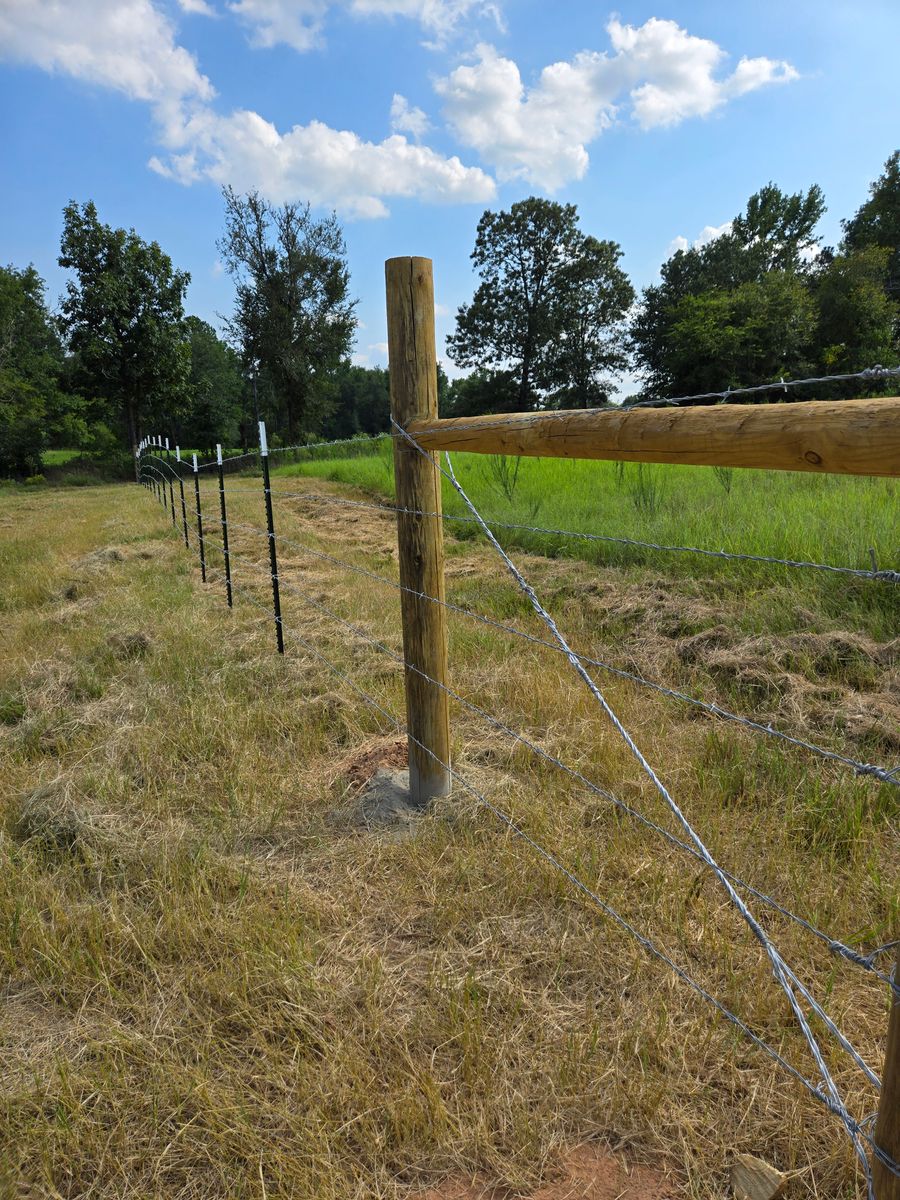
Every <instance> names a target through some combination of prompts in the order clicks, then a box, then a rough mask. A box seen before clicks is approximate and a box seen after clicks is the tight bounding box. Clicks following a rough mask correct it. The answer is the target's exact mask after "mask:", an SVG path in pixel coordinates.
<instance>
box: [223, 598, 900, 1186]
mask: <svg viewBox="0 0 900 1200" xmlns="http://www.w3.org/2000/svg"><path fill="white" fill-rule="evenodd" d="M234 590H235V593H236V594H238V595H240V596H242V597H243V598H244V599H246V600H247V601H248V602H249V603H250V604H252V605H254V606H256V607H257V608H259V609H260V611H261V612H263V613H266V614H267V616H270V615H271V614H270V610H269V608H268V606H267V605H265V604H263V603H262V602H261V601H259V600H258V599H257V598H256V597H255V596H254V595H253V594H252V593H251V592H249V591H247V589H245V588H243V587H242V586H240V585H237V584H235V585H234ZM278 620H279V622H280V623H281V624H282V625H283V616H279V618H278ZM285 636H286V638H287V639H288V640H289V641H291V642H295V643H297V644H298V645H301V646H302V647H303V648H304V649H305V650H306V651H307V652H308V653H310V654H311V655H313V657H315V658H317V659H318V660H319V661H320V662H322V663H323V664H324V665H325V666H326V667H328V668H329V669H330V670H331V671H333V672H334V673H335V674H336V675H337V676H338V677H339V678H341V679H343V680H344V682H346V683H348V684H349V685H350V686H351V687H352V688H353V689H354V691H356V692H357V693H358V694H359V695H360V697H361V698H362V699H363V700H364V701H365V703H366V704H367V705H368V706H369V707H370V708H372V709H373V710H375V711H376V712H378V713H379V714H381V715H382V716H383V717H385V718H386V719H387V720H388V721H389V722H390V723H391V724H392V725H393V726H394V728H395V729H397V730H398V731H399V732H401V733H406V735H407V736H410V735H409V731H408V729H407V727H406V726H405V725H404V724H403V722H402V721H400V720H399V719H398V718H397V717H395V716H394V715H393V714H392V713H391V712H390V711H389V710H388V709H386V708H385V707H384V706H383V705H382V704H380V703H379V702H378V701H377V700H375V699H374V697H372V696H371V694H370V693H368V692H367V691H366V690H365V689H364V688H362V687H361V686H360V685H359V684H358V683H357V682H356V681H355V680H354V679H353V678H352V677H351V676H350V675H348V674H347V673H346V672H345V671H343V670H341V668H339V667H338V666H337V665H336V664H334V663H333V662H331V660H330V659H328V658H327V657H326V656H325V655H324V654H322V652H321V650H319V649H318V648H317V647H316V646H314V645H313V644H312V643H311V642H308V641H307V640H306V639H304V638H303V637H301V636H300V635H299V634H297V633H296V632H294V631H292V630H291V631H286V632H285ZM420 748H421V749H422V750H423V752H424V753H426V754H428V755H429V756H432V757H433V752H432V751H431V750H430V749H429V748H428V747H427V746H425V745H424V744H423V743H420ZM439 765H440V766H441V767H442V768H443V769H446V770H447V772H448V773H449V774H450V775H451V777H452V778H453V779H454V780H455V781H456V782H457V783H459V784H460V785H461V786H462V787H463V789H464V790H465V791H467V792H468V793H469V794H470V795H471V796H472V797H473V798H474V799H475V800H476V801H477V802H478V804H479V805H480V806H481V807H483V808H485V809H486V810H487V811H489V812H490V813H492V814H493V815H494V816H495V817H496V818H497V819H498V820H499V821H500V822H501V823H502V824H503V825H504V826H505V827H507V828H508V829H509V831H510V832H511V833H512V834H513V835H514V836H515V837H516V838H518V839H520V840H521V841H523V842H524V843H525V844H526V845H527V846H528V847H529V848H530V849H532V850H534V851H535V852H536V853H537V854H538V855H539V856H540V857H542V858H543V859H545V860H546V861H547V862H548V863H549V864H550V865H551V866H552V867H553V868H554V869H555V870H556V871H558V872H559V873H560V874H561V875H562V876H563V877H564V878H566V879H567V880H568V881H569V882H570V883H571V884H572V885H573V886H574V887H575V888H576V890H578V891H579V892H581V893H582V894H583V895H585V896H586V897H587V898H588V899H589V900H590V901H591V902H592V903H593V904H594V905H595V906H596V907H597V908H599V909H600V910H601V911H602V912H603V913H604V914H605V915H606V916H608V917H609V918H610V919H612V920H613V921H614V922H615V923H616V924H618V925H619V926H620V927H621V928H622V929H623V930H625V932H626V933H628V934H629V935H630V936H631V937H632V938H633V939H634V940H635V941H637V942H638V944H639V945H640V946H641V947H642V948H643V949H644V950H645V951H646V952H647V953H648V954H649V955H651V957H654V958H656V959H657V960H658V961H660V962H662V963H664V964H665V965H666V966H668V967H669V968H670V970H672V971H673V972H674V974H675V975H676V976H677V977H678V978H679V979H680V980H681V981H682V982H683V983H685V984H686V985H687V986H688V987H689V988H690V989H691V990H693V991H694V992H696V993H697V994H698V995H699V996H700V997H701V998H702V999H703V1000H705V1001H706V1002H707V1003H709V1004H711V1005H712V1007H714V1008H715V1009H716V1010H717V1011H718V1012H719V1014H720V1015H721V1016H723V1017H724V1018H725V1019H726V1020H727V1021H729V1023H731V1024H733V1025H734V1026H735V1027H736V1028H738V1029H739V1030H740V1031H741V1032H742V1033H743V1034H744V1035H745V1036H746V1037H747V1038H748V1039H749V1040H750V1041H751V1042H753V1044H754V1045H756V1046H757V1047H758V1048H759V1049H761V1050H763V1052H764V1053H766V1054H767V1055H768V1056H769V1057H770V1058H771V1059H772V1060H773V1061H774V1062H775V1063H777V1064H778V1065H779V1066H780V1067H781V1068H782V1069H783V1070H784V1071H785V1072H786V1073H788V1074H789V1075H790V1076H791V1077H792V1078H793V1079H795V1080H796V1081H797V1082H798V1083H800V1084H801V1085H802V1086H803V1087H804V1088H805V1089H806V1090H807V1091H808V1092H809V1094H810V1095H812V1096H813V1097H814V1098H815V1099H816V1100H817V1101H818V1102H819V1103H820V1104H822V1105H823V1106H824V1107H825V1108H827V1109H828V1111H830V1112H831V1113H832V1114H833V1115H834V1116H836V1117H837V1118H838V1119H839V1120H840V1121H841V1123H842V1124H843V1125H844V1127H845V1128H846V1130H847V1132H848V1134H849V1136H850V1137H851V1138H852V1140H853V1142H854V1146H855V1147H856V1149H857V1154H858V1156H859V1157H860V1158H861V1163H862V1167H863V1171H864V1174H865V1177H866V1183H867V1190H868V1195H869V1197H870V1200H875V1193H874V1191H873V1189H872V1184H871V1172H870V1169H869V1166H868V1162H867V1160H866V1157H865V1153H864V1151H862V1149H861V1147H860V1145H859V1143H860V1142H863V1141H864V1142H865V1143H866V1144H867V1145H868V1146H869V1148H870V1150H871V1151H872V1153H873V1154H874V1155H875V1156H876V1157H877V1158H878V1159H879V1161H881V1162H883V1163H885V1165H886V1166H887V1167H888V1169H889V1170H891V1171H896V1170H897V1164H895V1163H893V1161H892V1160H891V1159H890V1157H889V1156H887V1155H885V1153H884V1152H883V1151H882V1150H881V1149H880V1147H878V1146H876V1145H875V1143H874V1141H873V1139H872V1137H871V1135H869V1134H868V1132H867V1126H868V1125H869V1124H871V1122H872V1120H873V1118H874V1114H872V1115H869V1116H867V1117H865V1118H863V1119H861V1120H857V1119H855V1118H854V1117H853V1116H852V1115H851V1114H850V1113H849V1112H848V1110H847V1109H846V1106H845V1105H844V1103H843V1101H842V1099H841V1098H840V1096H839V1094H836V1088H835V1087H834V1086H833V1080H831V1076H830V1073H829V1072H828V1068H827V1067H826V1066H824V1060H821V1054H820V1053H819V1054H818V1055H816V1054H814V1057H815V1058H816V1061H817V1065H820V1060H821V1065H820V1070H821V1069H822V1068H824V1074H825V1076H827V1080H830V1081H831V1084H832V1086H831V1087H829V1086H828V1085H827V1081H826V1090H825V1091H823V1090H822V1087H821V1086H820V1085H817V1084H815V1083H813V1081H812V1080H811V1079H809V1078H808V1077H807V1076H805V1075H804V1074H803V1073H802V1072H801V1071H799V1070H798V1069H797V1068H796V1067H795V1066H794V1065H793V1064H792V1063H790V1062H789V1061H788V1060H787V1059H785V1057H784V1056H783V1055H782V1054H781V1053H780V1052H779V1051H778V1050H776V1049H775V1048H774V1047H773V1046H772V1045H771V1044H770V1043H768V1042H766V1041H765V1040H764V1039H763V1038H761V1037H760V1036H759V1035H758V1034H757V1033H756V1032H755V1031H754V1030H753V1029H752V1028H751V1027H750V1026H749V1025H747V1023H746V1022H745V1021H743V1020H742V1019H741V1018H740V1017H739V1016H738V1015H737V1014H736V1013H734V1012H733V1011H732V1010H731V1009H729V1008H728V1007H727V1006H726V1005H724V1004H723V1003H722V1002H721V1001H720V1000H718V999H717V998H716V997H715V996H713V995H712V994H711V993H710V992H709V991H707V990H706V989H705V988H703V987H702V985H700V984H699V983H697V981H696V980H694V979H693V978H692V977H691V976H690V975H689V974H688V972H687V971H685V970H684V968H682V967H680V966H679V965H678V964H677V963H676V962H675V961H674V960H673V959H672V958H671V956H670V955H668V954H667V953H666V952H665V951H663V950H661V949H660V948H659V946H657V945H656V944H655V943H654V942H653V940H652V939H651V938H649V937H646V936H645V935H644V934H641V933H640V932H639V930H637V929H636V928H635V927H634V926H633V925H632V924H631V923H630V922H629V921H628V920H627V919H626V918H624V917H623V916H622V915H621V914H620V913H619V912H618V911H617V910H616V909H614V908H613V907H612V906H611V905H610V904H609V903H608V902H607V901H605V900H603V899H602V897H601V896H600V895H599V894H598V893H597V892H596V891H595V889H593V888H591V887H590V886H589V885H588V884H587V883H585V882H584V880H582V879H581V878H580V877H579V876H578V875H576V874H575V873H574V872H573V871H572V870H571V869H570V868H568V867H566V866H565V865H564V864H563V863H562V862H561V861H560V860H559V858H558V857H557V856H556V855H555V854H553V853H552V852H551V851H549V850H547V849H546V847H544V846H543V845H542V844H540V843H539V842H537V841H536V840H535V839H534V838H532V837H531V835H530V834H528V833H527V832H526V831H525V830H524V829H523V828H522V827H521V826H520V825H519V824H518V823H517V822H516V821H515V820H514V819H513V818H512V817H510V816H509V815H508V814H507V813H506V812H504V811H503V810H502V809H500V808H499V807H498V806H497V805H495V804H493V803H492V802H491V801H490V800H488V799H487V797H486V796H485V795H484V794H483V793H482V792H481V791H480V790H479V789H478V788H476V787H475V786H474V785H473V784H471V783H470V782H469V781H468V780H467V779H466V778H465V777H463V776H462V775H461V774H460V772H459V771H458V770H457V769H456V768H454V767H452V766H451V765H450V764H449V763H446V762H441V763H440V764H439ZM764 936H765V935H764ZM791 976H792V977H793V978H794V979H796V976H793V972H791ZM797 982H798V985H799V986H800V988H801V989H802V985H800V984H799V981H797ZM802 990H803V994H804V995H805V996H806V998H807V999H809V1000H810V1001H812V998H811V997H810V996H809V995H808V993H807V992H806V990H805V989H802ZM812 1003H813V1004H815V1002H814V1001H812ZM816 1007H818V1006H816ZM819 1015H823V1014H821V1013H820V1014H819ZM825 1020H826V1022H827V1023H828V1024H829V1027H831V1026H832V1023H831V1021H830V1018H828V1017H827V1015H825ZM804 1023H805V1022H804ZM807 1028H808V1026H807ZM863 1065H864V1064H863ZM866 1073H867V1076H868V1075H869V1071H868V1068H866ZM870 1081H871V1080H870ZM876 1083H877V1079H876Z"/></svg>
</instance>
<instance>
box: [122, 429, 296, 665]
mask: <svg viewBox="0 0 900 1200" xmlns="http://www.w3.org/2000/svg"><path fill="white" fill-rule="evenodd" d="M147 451H149V452H154V451H155V452H156V453H154V454H152V456H153V457H155V458H158V459H160V460H161V461H163V462H165V464H166V465H167V468H168V470H167V471H166V472H162V471H160V470H158V469H157V468H156V467H153V468H151V469H149V470H148V471H147V472H146V475H145V476H144V477H142V479H141V481H142V482H144V483H145V484H146V486H147V487H149V488H150V490H151V491H152V492H153V493H154V495H155V496H156V498H157V499H158V500H159V502H160V504H161V505H162V507H163V508H164V509H166V510H167V511H169V512H171V517H172V525H173V526H175V525H176V524H177V522H176V518H175V483H176V482H177V483H178V488H179V493H180V497H181V524H182V536H183V537H184V544H185V546H186V547H187V548H188V549H190V544H191V543H190V535H189V533H188V515H187V501H186V498H185V494H184V474H183V471H182V468H183V466H184V459H183V458H182V457H181V447H180V446H175V452H174V460H173V454H172V449H171V447H170V445H169V439H168V438H167V437H148V438H145V439H144V440H143V441H142V442H141V444H140V446H139V448H138V452H137V456H138V459H139V460H140V459H142V457H143V455H144V453H145V452H147ZM163 456H165V457H163ZM259 456H260V462H261V464H262V482H263V494H264V497H265V509H266V535H267V540H268V543H269V566H270V570H271V576H272V604H273V614H274V620H275V640H276V645H277V647H278V653H279V654H284V629H283V623H282V616H281V594H280V590H279V586H278V548H277V543H276V538H275V513H274V510H273V507H272V483H271V477H270V475H269V447H268V439H267V435H266V424H265V421H260V422H259ZM216 467H217V471H218V484H219V488H218V491H219V529H220V532H221V537H222V558H223V564H224V565H223V577H224V580H225V599H226V601H227V603H228V607H229V608H233V607H234V588H233V586H232V582H231V551H230V549H229V540H228V505H227V501H226V497H225V462H224V458H223V455H222V446H221V444H218V443H217V445H216ZM200 470H201V467H200V464H199V463H198V462H197V455H196V454H195V453H192V454H191V474H192V476H193V480H194V508H195V512H196V517H197V557H198V560H199V563H200V578H201V579H202V581H203V582H204V583H206V581H207V560H206V541H207V539H206V536H205V535H204V526H203V502H202V500H201V496H200ZM139 477H140V471H139Z"/></svg>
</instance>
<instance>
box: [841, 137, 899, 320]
mask: <svg viewBox="0 0 900 1200" xmlns="http://www.w3.org/2000/svg"><path fill="white" fill-rule="evenodd" d="M842 225H843V227H844V239H843V242H842V246H841V248H842V250H844V251H845V252H850V251H854V250H865V249H867V248H868V247H870V246H882V247H884V248H885V249H887V250H889V251H890V258H889V261H888V267H887V272H886V279H885V287H886V289H887V291H888V293H889V294H890V295H892V296H894V297H898V296H900V150H895V151H894V153H893V154H892V155H891V156H890V158H889V159H888V160H887V162H886V163H885V164H884V171H883V172H882V174H881V175H880V176H879V177H878V179H876V180H875V182H874V183H873V184H871V185H870V187H869V199H868V200H867V201H866V202H865V203H864V204H863V205H862V206H861V207H860V208H859V210H858V211H857V212H856V213H855V214H854V216H852V217H850V219H849V220H846V221H843V222H842Z"/></svg>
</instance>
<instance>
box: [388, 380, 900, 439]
mask: <svg viewBox="0 0 900 1200" xmlns="http://www.w3.org/2000/svg"><path fill="white" fill-rule="evenodd" d="M897 376H900V367H881V366H876V367H867V368H866V369H865V370H863V371H854V372H851V373H848V374H844V375H815V376H809V377H808V378H805V379H779V380H778V381H777V382H772V383H760V384H755V385H753V386H751V387H735V388H726V389H725V390H724V391H720V392H697V393H695V394H694V395H692V396H674V397H672V398H670V399H661V400H639V401H636V402H635V403H634V404H627V405H616V404H609V405H603V406H601V407H593V408H570V409H530V410H528V411H527V412H520V413H510V414H509V415H508V416H507V417H506V418H505V419H501V418H500V417H497V418H495V419H493V420H485V421H484V422H483V423H481V424H476V423H475V421H474V420H473V419H472V418H470V417H455V418H454V417H450V418H440V419H439V421H440V423H439V424H437V425H425V426H423V427H422V428H417V429H416V437H417V438H420V437H424V436H426V435H430V434H436V433H448V432H451V430H452V427H451V426H450V422H451V421H465V424H464V425H459V426H457V430H458V431H459V432H460V433H468V432H469V431H470V430H473V429H508V428H516V427H517V428H525V427H527V426H529V425H532V424H533V423H534V421H535V419H536V418H540V419H541V420H542V421H570V420H572V418H573V417H579V418H580V417H583V416H587V415H591V416H598V415H599V414H601V413H627V412H633V411H635V410H636V409H639V408H648V407H651V408H669V407H672V408H684V407H687V406H689V405H691V404H698V403H703V404H709V403H710V402H714V401H715V400H719V401H722V402H728V403H731V400H730V398H731V397H733V396H750V395H754V394H758V393H762V392H771V391H778V390H780V389H783V390H784V391H788V390H789V389H791V388H798V387H806V386H808V385H812V384H826V385H827V384H832V383H845V382H848V381H850V380H860V381H872V380H875V379H889V378H894V377H897ZM805 403H809V404H814V403H820V402H819V401H815V400H808V401H805ZM837 403H841V401H837ZM485 415H486V416H487V414H485ZM392 424H393V422H392ZM397 428H400V426H397ZM460 453H465V451H464V450H462V449H461V450H460Z"/></svg>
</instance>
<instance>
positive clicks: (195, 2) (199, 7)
mask: <svg viewBox="0 0 900 1200" xmlns="http://www.w3.org/2000/svg"><path fill="white" fill-rule="evenodd" d="M178 7H179V8H180V9H181V11H182V12H186V13H188V15H189V16H192V17H215V16H218V13H217V12H216V10H215V9H214V8H213V7H212V5H211V4H207V2H206V0H178Z"/></svg>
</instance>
